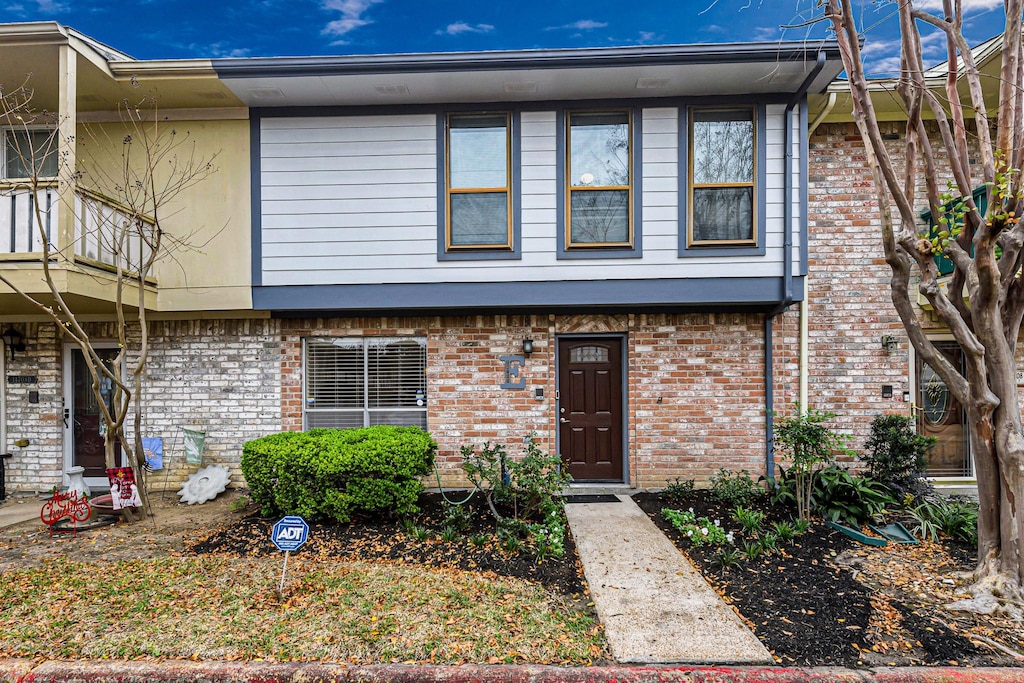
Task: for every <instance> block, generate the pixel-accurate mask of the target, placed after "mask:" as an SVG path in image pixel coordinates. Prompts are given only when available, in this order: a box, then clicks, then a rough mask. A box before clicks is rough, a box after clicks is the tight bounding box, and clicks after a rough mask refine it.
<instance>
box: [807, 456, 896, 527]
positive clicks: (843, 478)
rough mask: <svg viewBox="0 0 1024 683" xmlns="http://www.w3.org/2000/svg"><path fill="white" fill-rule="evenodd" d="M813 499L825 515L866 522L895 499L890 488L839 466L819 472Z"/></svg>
mask: <svg viewBox="0 0 1024 683" xmlns="http://www.w3.org/2000/svg"><path fill="white" fill-rule="evenodd" d="M814 502H815V505H816V507H817V509H818V511H819V512H820V513H821V515H822V516H823V517H824V518H825V519H829V520H832V521H834V522H838V521H843V522H848V523H854V524H863V523H864V522H867V521H868V520H870V519H871V518H872V517H874V516H876V515H880V514H882V513H883V512H884V511H885V508H886V506H891V505H894V504H895V503H896V500H895V499H894V498H893V497H892V495H891V494H890V492H889V489H888V488H886V487H885V486H883V485H882V484H881V483H880V482H877V481H875V480H874V479H872V478H871V477H858V476H854V475H852V474H850V473H849V472H848V471H847V470H846V469H844V468H842V467H837V466H834V465H833V466H831V467H827V468H825V469H823V470H821V471H819V472H818V475H817V477H816V480H815V485H814Z"/></svg>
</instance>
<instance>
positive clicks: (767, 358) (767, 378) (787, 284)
mask: <svg viewBox="0 0 1024 683" xmlns="http://www.w3.org/2000/svg"><path fill="white" fill-rule="evenodd" d="M823 68H825V51H824V50H820V51H819V52H818V59H817V61H816V62H815V64H814V68H813V69H811V72H810V73H809V74H807V77H806V78H804V80H803V83H801V84H800V87H799V88H797V91H796V92H795V93H793V97H792V98H790V100H789V104H787V105H786V112H785V116H784V118H783V131H782V140H783V143H782V144H783V149H785V157H784V158H785V163H784V166H783V175H784V177H785V180H784V183H785V193H784V197H783V201H784V203H783V207H782V209H783V214H782V216H783V218H782V222H783V224H784V225H785V227H786V232H785V237H784V239H783V243H782V249H783V254H782V264H783V271H782V273H783V286H782V299H781V300H780V301H779V304H778V305H777V306H776V307H775V308H774V309H772V310H771V311H769V312H768V313H766V314H765V316H764V386H765V391H764V404H765V417H764V438H765V443H764V459H765V474H766V476H769V477H773V476H775V416H774V414H773V411H774V410H775V373H774V368H773V361H774V354H773V353H772V340H773V337H774V334H773V330H772V321H773V320H774V319H775V316H777V315H779V314H780V313H782V312H783V311H785V310H786V309H787V308H789V307H790V305H792V303H793V228H794V226H793V140H792V137H793V110H794V109H795V108H796V106H797V105H798V104H800V103H801V102H802V101H803V99H804V97H805V96H806V95H807V90H808V89H809V88H810V87H811V83H812V82H813V81H814V79H815V78H817V76H818V74H819V73H821V70H822V69H823ZM803 161H804V163H805V164H806V163H807V160H806V159H804V160H803ZM803 220H804V222H805V223H806V222H807V216H804V217H803ZM806 232H807V231H806V230H805V231H804V239H807V235H806ZM806 299H807V297H806V295H805V296H804V300H806Z"/></svg>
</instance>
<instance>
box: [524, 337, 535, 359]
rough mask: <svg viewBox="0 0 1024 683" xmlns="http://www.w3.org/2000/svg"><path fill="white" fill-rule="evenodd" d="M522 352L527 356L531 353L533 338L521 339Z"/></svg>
mask: <svg viewBox="0 0 1024 683" xmlns="http://www.w3.org/2000/svg"><path fill="white" fill-rule="evenodd" d="M523 353H524V354H526V355H527V356H529V355H530V354H531V353H533V340H532V339H524V340H523Z"/></svg>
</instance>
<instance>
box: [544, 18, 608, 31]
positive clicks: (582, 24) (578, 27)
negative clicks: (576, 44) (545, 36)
mask: <svg viewBox="0 0 1024 683" xmlns="http://www.w3.org/2000/svg"><path fill="white" fill-rule="evenodd" d="M607 25H608V22H607V21H594V20H593V19H580V20H579V21H574V22H572V23H571V24H562V25H561V26H548V27H547V28H545V29H544V30H545V31H562V30H566V31H592V30H594V29H595V28H604V27H605V26H607Z"/></svg>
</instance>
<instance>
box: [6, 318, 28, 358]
mask: <svg viewBox="0 0 1024 683" xmlns="http://www.w3.org/2000/svg"><path fill="white" fill-rule="evenodd" d="M0 339H3V341H4V346H5V347H7V348H8V349H9V350H10V352H11V360H14V352H15V351H21V352H22V353H24V352H25V342H24V341H23V340H24V337H23V336H22V334H21V332H18V331H17V330H16V329H14V328H13V327H11V326H10V325H8V326H7V329H5V330H4V331H3V333H2V334H0Z"/></svg>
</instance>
